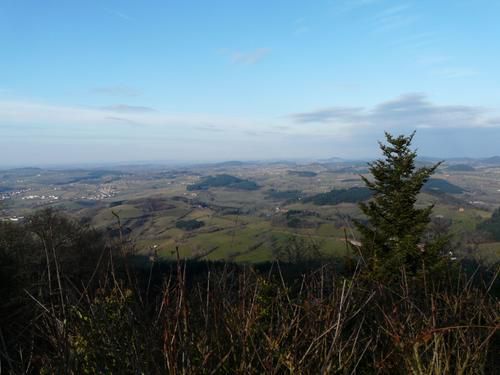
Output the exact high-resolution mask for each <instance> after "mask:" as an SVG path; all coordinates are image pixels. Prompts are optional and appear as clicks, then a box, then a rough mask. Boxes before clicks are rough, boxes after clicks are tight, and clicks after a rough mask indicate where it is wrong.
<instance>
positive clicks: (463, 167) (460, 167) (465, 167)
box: [446, 164, 476, 172]
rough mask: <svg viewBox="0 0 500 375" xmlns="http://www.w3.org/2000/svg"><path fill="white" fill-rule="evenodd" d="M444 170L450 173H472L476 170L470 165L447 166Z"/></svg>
mask: <svg viewBox="0 0 500 375" xmlns="http://www.w3.org/2000/svg"><path fill="white" fill-rule="evenodd" d="M446 170H447V171H452V172H474V171H475V170H476V168H474V167H473V166H472V165H470V164H452V165H449V166H447V167H446Z"/></svg>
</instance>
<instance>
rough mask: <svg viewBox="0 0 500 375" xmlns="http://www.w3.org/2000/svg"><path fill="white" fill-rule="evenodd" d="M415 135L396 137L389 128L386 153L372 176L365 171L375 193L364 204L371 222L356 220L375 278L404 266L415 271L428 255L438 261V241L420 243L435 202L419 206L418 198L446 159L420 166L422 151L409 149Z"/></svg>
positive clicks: (385, 276) (396, 272)
mask: <svg viewBox="0 0 500 375" xmlns="http://www.w3.org/2000/svg"><path fill="white" fill-rule="evenodd" d="M414 135H415V132H413V133H412V134H411V135H410V136H404V135H400V136H397V137H394V136H392V135H391V134H389V133H387V132H386V133H385V137H386V141H387V142H386V144H383V143H381V142H379V144H380V149H381V150H382V153H383V158H382V159H378V160H376V161H375V162H372V163H369V170H370V172H371V174H372V177H373V178H372V179H368V178H366V177H364V176H361V177H362V179H363V181H364V183H365V184H366V186H367V187H368V188H369V189H370V190H371V191H372V192H373V197H372V199H371V200H370V201H368V202H367V203H365V202H362V203H360V208H361V210H362V211H363V213H364V214H365V215H366V216H367V219H368V222H367V223H363V222H361V221H357V222H356V226H357V228H358V229H359V231H360V233H361V243H362V245H361V251H362V254H363V257H364V259H365V261H366V262H367V264H368V267H369V269H370V270H371V271H372V274H373V276H374V277H376V278H383V279H390V278H393V277H397V276H398V275H399V270H400V268H401V267H402V266H404V267H405V268H406V270H407V271H408V272H410V273H416V272H418V271H419V270H420V269H421V267H422V264H423V260H424V258H428V259H429V260H431V258H434V260H435V258H436V255H437V247H436V246H424V245H422V244H421V243H420V241H421V239H422V235H423V234H424V231H425V230H426V227H427V224H428V223H429V222H430V214H431V211H432V208H433V205H431V206H427V207H424V208H418V207H417V206H416V201H417V196H418V194H419V192H420V190H421V189H422V187H423V185H424V184H425V183H426V182H427V180H428V179H429V177H430V176H431V175H432V174H433V173H434V171H435V170H436V168H437V167H438V166H439V165H440V164H441V163H437V164H435V165H433V166H431V167H423V168H420V169H416V167H415V159H416V156H417V154H416V152H415V151H413V150H412V149H411V148H410V145H411V142H412V140H413V137H414ZM431 263H432V261H431Z"/></svg>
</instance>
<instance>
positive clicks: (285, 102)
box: [0, 0, 500, 166]
mask: <svg viewBox="0 0 500 375" xmlns="http://www.w3.org/2000/svg"><path fill="white" fill-rule="evenodd" d="M499 15H500V1H498V0H440V1H436V0H413V1H412V0H407V1H406V0H398V1H396V0H328V1H323V0H314V1H311V0H304V1H299V0H238V1H234V0H227V1H219V0H210V1H204V0H198V1H192V0H184V1H170V0H141V1H139V0H85V1H83V0H80V1H77V0H74V1H66V0H44V1H39V0H0V165H4V166H9V165H19V166H20V165H25V166H41V165H52V164H57V165H66V164H79V163H80V164H81V163H85V164H92V163H116V162H140V161H169V162H171V161H195V162H196V161H204V162H209V161H222V160H276V159H321V158H329V157H344V158H354V159H363V158H373V157H376V156H378V143H377V141H378V140H382V139H383V137H384V131H389V132H391V133H394V134H409V133H411V132H412V131H414V130H416V131H417V133H416V136H415V139H414V145H415V147H417V148H418V152H419V154H420V155H423V156H436V157H442V158H451V157H462V156H467V157H488V156H492V155H498V154H500V146H499V144H500V84H499V83H500V69H499V66H500V42H499V40H500V22H498V20H499Z"/></svg>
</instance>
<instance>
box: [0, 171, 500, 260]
mask: <svg viewBox="0 0 500 375" xmlns="http://www.w3.org/2000/svg"><path fill="white" fill-rule="evenodd" d="M457 169H460V168H457ZM462 169H466V168H462ZM366 172H367V170H366V165H365V164H364V163H357V162H337V163H328V162H324V163H304V164H298V163H286V162H281V163H233V164H232V163H221V164H214V165H201V166H200V165H199V166H184V167H182V168H181V167H169V168H166V167H157V166H144V167H121V168H120V169H110V170H42V169H20V170H8V171H0V197H1V198H2V200H1V201H0V207H1V216H2V218H3V220H12V221H17V220H23V218H24V217H26V216H28V215H30V214H32V213H33V212H35V210H37V209H43V208H46V207H54V208H57V209H60V210H63V211H65V212H67V213H68V214H69V215H71V216H73V217H75V218H77V219H78V220H83V221H85V222H88V223H89V224H90V225H92V226H95V227H96V228H99V229H103V230H107V231H109V233H110V234H111V235H112V236H117V235H118V233H119V230H120V228H121V232H122V235H124V236H125V238H126V239H127V241H130V242H131V243H133V244H134V245H135V247H136V249H137V251H139V252H141V253H144V254H156V255H158V256H160V257H166V258H168V257H172V256H174V255H175V253H176V248H178V250H179V253H180V255H181V256H183V257H189V258H196V259H228V260H233V261H237V262H260V261H266V260H271V259H273V258H274V257H275V256H276V254H277V252H279V249H280V248H281V247H283V246H285V244H286V243H287V241H289V240H290V238H298V239H301V240H303V241H305V242H304V243H307V244H310V246H312V247H316V248H319V249H320V251H321V253H322V254H323V255H324V256H336V257H342V256H345V255H347V252H348V251H349V250H348V248H347V246H346V242H345V238H346V236H347V237H348V238H349V239H355V238H356V231H355V230H354V227H353V224H352V219H353V218H357V219H361V220H362V219H363V217H362V216H361V212H360V210H359V208H358V206H357V198H356V197H357V196H358V195H359V194H361V192H362V190H360V189H362V188H363V182H362V180H361V178H360V174H364V175H365V176H367V177H368V174H366ZM356 189H357V190H356ZM325 193H327V194H325ZM317 194H323V195H322V196H321V199H315V198H314V197H316V195H317ZM418 204H420V205H428V204H434V205H435V207H434V210H433V220H435V221H436V223H433V225H434V224H435V225H436V226H443V225H444V226H445V227H446V230H448V231H449V232H450V233H451V234H452V235H453V238H454V240H455V242H456V243H457V252H461V253H463V254H464V255H467V256H472V257H476V258H478V259H483V260H485V261H487V262H495V261H498V259H500V243H499V242H495V241H492V240H491V238H488V235H487V234H485V233H481V232H480V231H477V227H478V225H479V224H480V223H482V222H483V221H485V220H487V219H488V218H489V217H491V215H492V212H493V210H494V209H495V208H496V207H498V206H500V167H498V166H490V165H485V166H481V165H479V166H478V165H476V166H475V167H474V169H473V170H466V171H462V170H454V169H453V168H446V167H444V168H441V169H440V170H439V171H438V173H436V175H435V176H434V178H433V180H432V181H431V182H429V184H428V185H426V189H424V192H423V193H422V194H421V195H420V199H419V202H418ZM120 225H121V227H120ZM471 248H474V251H471Z"/></svg>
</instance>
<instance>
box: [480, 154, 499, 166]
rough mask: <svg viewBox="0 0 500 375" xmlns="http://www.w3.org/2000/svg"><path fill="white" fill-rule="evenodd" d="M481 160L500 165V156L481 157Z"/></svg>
mask: <svg viewBox="0 0 500 375" xmlns="http://www.w3.org/2000/svg"><path fill="white" fill-rule="evenodd" d="M479 161H480V162H481V163H483V164H488V165H500V156H492V157H490V158H484V159H480V160H479Z"/></svg>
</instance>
